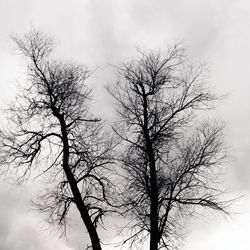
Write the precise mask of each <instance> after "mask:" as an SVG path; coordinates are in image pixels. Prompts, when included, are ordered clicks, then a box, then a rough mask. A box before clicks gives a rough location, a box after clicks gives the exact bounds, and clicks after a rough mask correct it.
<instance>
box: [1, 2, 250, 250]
mask: <svg viewBox="0 0 250 250" xmlns="http://www.w3.org/2000/svg"><path fill="white" fill-rule="evenodd" d="M31 26H34V27H35V28H37V29H40V30H42V31H45V32H47V33H49V34H51V35H52V36H53V37H54V38H55V40H56V42H57V45H58V46H57V48H56V49H57V53H56V56H58V57H60V58H62V59H70V60H74V61H76V62H79V63H83V64H86V65H89V66H90V68H93V69H97V70H96V71H95V73H94V74H93V76H92V77H91V79H90V81H89V82H90V84H92V86H93V87H94V88H95V90H96V91H95V96H96V102H95V107H96V111H97V112H99V113H100V114H103V115H104V117H105V118H106V119H109V118H111V117H112V116H113V113H112V112H111V111H110V110H111V107H110V101H109V100H108V97H107V95H106V94H105V93H104V90H103V86H104V85H105V84H107V83H108V82H111V81H112V80H113V73H112V70H111V69H110V67H108V66H107V65H108V64H117V63H119V62H121V61H123V60H124V59H126V58H129V57H131V56H133V55H135V54H136V47H140V48H142V49H155V48H162V49H164V48H165V47H166V45H167V44H169V43H170V44H171V43H172V42H174V41H180V40H182V41H183V43H184V45H185V47H186V48H187V52H188V54H189V56H190V58H191V59H192V60H194V61H197V62H199V61H201V62H207V63H208V64H209V65H210V68H211V73H210V74H211V77H210V80H209V82H210V85H211V88H212V89H213V90H215V91H216V92H217V93H219V94H223V93H226V94H228V96H227V98H226V99H225V100H224V101H223V102H221V103H220V104H219V106H218V109H217V113H216V116H218V117H219V118H221V119H222V120H225V121H226V122H227V128H226V142H227V144H228V146H229V147H230V149H231V152H232V155H233V159H232V161H231V162H229V163H227V165H228V175H227V176H226V178H225V179H226V181H225V187H226V188H227V189H228V192H229V193H230V194H231V195H230V197H236V196H239V195H244V197H243V198H242V199H241V200H240V201H239V202H237V204H235V206H234V211H235V212H237V213H235V214H233V215H232V219H225V218H221V217H218V216H216V218H213V216H211V215H210V216H209V217H208V218H207V219H199V220H196V221H194V222H192V224H191V225H190V227H189V232H190V235H189V236H188V237H187V239H186V241H185V244H184V246H183V249H184V250H200V249H203V250H211V249H213V250H235V249H238V250H247V249H248V250H249V231H250V230H249V221H250V181H249V177H250V167H249V161H250V93H249V92H250V64H249V57H250V2H249V1H248V0H237V1H235V0H175V1H174V0H158V1H153V0H99V1H97V0H70V1H66V0H43V1H38V0H22V1H20V0H0V55H1V56H0V105H1V106H2V107H4V105H5V104H6V102H7V101H8V100H10V98H11V97H12V96H13V95H14V93H15V83H16V81H17V80H18V79H20V78H21V77H22V72H23V62H22V61H21V60H20V58H19V57H17V56H16V55H14V53H13V44H12V43H11V41H10V35H13V34H16V33H22V32H25V31H28V30H29V29H30V27H31ZM0 187H1V190H0V211H1V213H0V249H1V250H22V249H25V250H33V249H38V250H52V249H60V250H79V249H80V248H79V247H80V245H81V243H79V242H82V241H79V239H78V238H79V237H80V238H81V237H82V235H83V232H82V231H79V230H80V229H81V227H79V228H80V229H77V228H78V226H77V225H76V226H74V227H73V228H72V229H69V230H71V232H70V233H69V237H68V241H66V240H65V239H59V238H58V235H57V234H55V233H51V232H50V231H48V230H46V226H45V225H44V224H43V223H41V221H42V218H40V217H39V216H38V214H37V213H34V212H31V211H29V207H28V200H29V197H30V193H32V191H31V186H27V187H23V188H22V191H19V190H17V189H13V188H12V189H10V187H9V186H8V185H7V184H5V183H4V181H3V179H0ZM106 237H107V238H110V236H106Z"/></svg>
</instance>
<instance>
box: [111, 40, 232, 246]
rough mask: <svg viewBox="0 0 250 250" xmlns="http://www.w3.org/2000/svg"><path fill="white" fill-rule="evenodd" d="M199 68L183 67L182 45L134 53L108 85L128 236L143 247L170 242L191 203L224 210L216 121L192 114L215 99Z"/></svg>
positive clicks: (191, 209) (220, 146)
mask: <svg viewBox="0 0 250 250" xmlns="http://www.w3.org/2000/svg"><path fill="white" fill-rule="evenodd" d="M202 71H203V70H202V67H199V68H197V69H195V68H194V67H192V66H191V65H190V63H189V62H188V60H187V59H186V56H185V51H184V49H183V48H182V46H181V45H175V46H173V47H171V48H169V50H168V51H167V52H166V53H165V54H164V53H161V52H151V53H148V54H145V53H140V56H139V58H138V59H133V60H131V61H130V62H127V63H124V64H123V65H122V66H121V67H119V68H118V73H119V74H118V75H119V78H118V81H117V83H116V84H115V85H113V86H109V87H108V91H109V92H110V93H111V95H112V96H113V97H114V98H115V99H116V101H117V105H118V106H117V111H118V113H119V116H120V120H119V124H118V125H117V126H115V127H114V131H115V133H116V134H117V135H118V136H119V137H120V138H121V139H122V140H123V142H124V145H123V146H124V147H125V148H126V150H124V152H123V153H121V156H120V159H119V160H120V162H121V165H122V167H123V169H124V172H125V175H124V178H125V180H126V184H125V187H126V190H125V192H124V194H123V199H124V202H125V204H126V212H127V213H128V214H129V216H130V217H131V222H130V224H129V228H130V229H131V230H132V233H131V237H129V238H128V239H127V240H125V242H127V241H128V240H130V241H131V244H133V243H135V242H137V240H143V239H148V236H150V250H157V249H160V248H164V249H168V248H171V247H173V246H174V244H175V242H176V241H177V239H176V237H178V229H180V226H183V224H182V223H181V222H182V221H183V218H185V217H188V216H190V215H192V214H194V213H195V212H196V211H197V208H198V207H208V208H211V209H213V210H217V211H221V212H225V206H226V205H227V203H225V202H223V201H220V194H221V191H220V190H219V189H218V188H217V185H216V181H218V179H217V176H218V173H219V172H220V170H221V164H222V162H223V159H224V158H225V156H226V152H225V148H224V147H223V140H222V139H223V137H222V128H223V126H222V125H220V123H218V122H215V121H214V122H211V121H210V122H208V121H207V122H203V123H201V124H200V125H198V124H199V123H198V118H197V116H196V113H197V111H198V110H205V109H209V108H212V107H213V103H214V101H215V100H216V97H215V95H213V94H211V93H210V91H208V90H207V88H206V81H205V77H204V75H203V72H202Z"/></svg>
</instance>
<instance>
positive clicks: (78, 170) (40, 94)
mask: <svg viewBox="0 0 250 250" xmlns="http://www.w3.org/2000/svg"><path fill="white" fill-rule="evenodd" d="M13 40H14V41H15V43H16V45H17V47H18V50H19V52H21V54H22V55H24V56H25V58H26V59H27V60H26V62H27V82H26V83H25V86H23V88H22V89H21V90H20V94H19V96H18V97H17V99H16V100H15V102H14V103H13V104H12V105H11V106H10V109H9V112H10V117H11V121H10V125H9V129H7V130H5V131H1V145H0V146H1V148H0V149H1V150H0V154H1V168H2V169H6V168H7V169H9V170H10V169H14V170H16V171H17V172H18V173H19V174H20V176H19V180H20V181H23V180H25V179H27V178H28V177H29V176H30V173H31V172H32V170H34V168H35V173H36V174H37V173H38V174H37V175H38V176H46V181H47V187H46V188H45V189H44V192H43V193H42V194H41V195H40V199H38V200H37V201H36V205H37V206H38V208H39V210H40V211H42V212H46V213H48V214H49V222H51V223H58V224H61V225H64V226H65V225H66V221H67V213H68V211H69V209H70V207H71V205H72V204H74V206H75V207H76V208H77V209H78V211H79V213H80V216H81V219H82V221H83V223H84V225H85V226H86V229H87V232H88V235H89V237H90V240H91V244H92V249H94V250H101V243H100V239H99V236H98V232H97V225H98V223H99V222H101V221H102V217H103V216H104V215H105V214H106V213H107V212H108V210H107V209H106V205H105V204H106V202H107V192H108V190H109V187H111V182H110V180H109V176H108V175H109V167H110V164H111V161H110V159H111V158H110V157H111V152H110V150H111V147H112V145H111V142H108V141H107V140H106V139H105V136H104V132H103V129H102V125H101V123H100V119H99V118H93V116H92V115H91V114H90V112H89V110H88V100H89V99H90V89H89V88H87V86H86V83H85V81H86V79H87V78H88V76H89V70H88V69H87V68H86V67H84V66H81V65H75V64H71V63H62V62H59V61H56V60H52V59H51V58H50V55H51V52H52V50H53V41H52V39H51V38H49V37H47V36H46V35H45V34H43V33H40V32H36V31H35V30H32V31H31V32H29V33H27V34H24V35H23V36H17V37H14V38H13Z"/></svg>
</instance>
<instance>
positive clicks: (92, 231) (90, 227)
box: [57, 115, 102, 250]
mask: <svg viewBox="0 0 250 250" xmlns="http://www.w3.org/2000/svg"><path fill="white" fill-rule="evenodd" d="M57 117H58V119H59V121H60V125H61V133H62V138H63V170H64V172H65V174H66V177H67V180H68V182H69V184H70V188H71V191H72V194H73V196H74V200H75V204H76V206H77V208H78V211H79V213H80V215H81V218H82V221H83V223H84V225H85V226H86V228H87V231H88V234H89V237H90V240H91V244H92V249H93V250H102V248H101V244H100V239H99V237H98V233H97V230H96V228H95V226H94V224H93V222H92V220H91V217H90V215H89V213H88V210H87V207H86V206H85V204H84V202H83V200H82V196H81V193H80V191H79V188H78V186H77V181H76V179H75V177H74V174H73V173H72V171H71V169H70V167H69V143H68V135H67V127H66V123H65V120H64V118H63V116H62V115H58V116H57Z"/></svg>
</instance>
